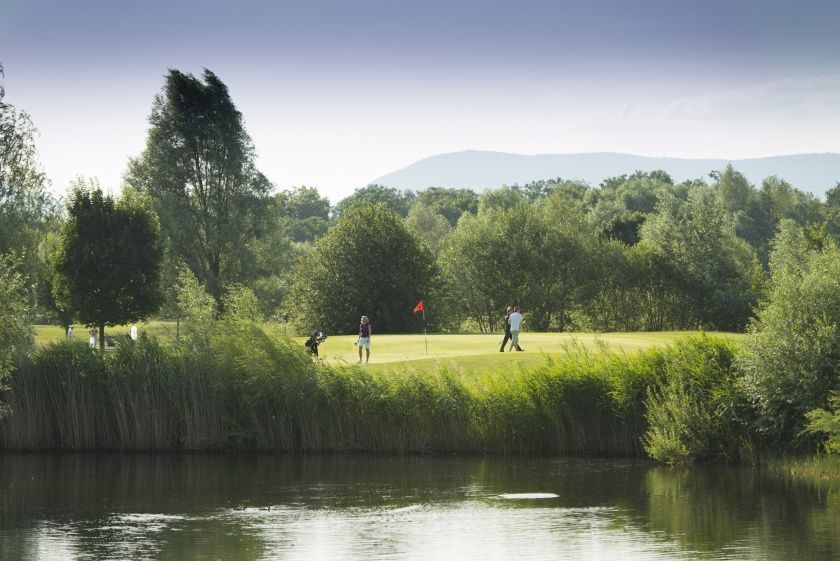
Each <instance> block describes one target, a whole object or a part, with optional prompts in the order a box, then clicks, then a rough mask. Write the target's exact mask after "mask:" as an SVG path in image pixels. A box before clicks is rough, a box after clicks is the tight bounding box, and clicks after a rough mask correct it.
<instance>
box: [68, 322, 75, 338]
mask: <svg viewBox="0 0 840 561" xmlns="http://www.w3.org/2000/svg"><path fill="white" fill-rule="evenodd" d="M75 337H76V335H75V333H73V326H72V325H71V326H70V327H68V328H67V338H68V339H73V338H75Z"/></svg>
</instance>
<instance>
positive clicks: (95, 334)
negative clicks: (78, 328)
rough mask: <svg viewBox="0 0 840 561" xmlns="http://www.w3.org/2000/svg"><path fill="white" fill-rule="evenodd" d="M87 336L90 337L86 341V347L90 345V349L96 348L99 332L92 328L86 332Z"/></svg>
mask: <svg viewBox="0 0 840 561" xmlns="http://www.w3.org/2000/svg"><path fill="white" fill-rule="evenodd" d="M88 335H90V339H88V345H90V348H91V349H95V348H96V338H97V337H99V330H98V329H97V328H95V327H94V328H93V329H91V330H90V331H88Z"/></svg>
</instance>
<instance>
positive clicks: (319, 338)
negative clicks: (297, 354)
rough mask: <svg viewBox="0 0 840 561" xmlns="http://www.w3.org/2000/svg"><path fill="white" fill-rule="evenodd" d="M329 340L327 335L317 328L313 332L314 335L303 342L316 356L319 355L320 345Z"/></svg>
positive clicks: (307, 349)
mask: <svg viewBox="0 0 840 561" xmlns="http://www.w3.org/2000/svg"><path fill="white" fill-rule="evenodd" d="M326 340H327V336H326V335H324V332H323V331H318V330H315V331H313V332H312V335H310V336H309V339H307V340H306V342H305V343H304V344H303V346H304V347H306V352H308V353H309V354H311V355H312V356H314V357H317V356H318V345H320V344H321V343H323V342H324V341H326Z"/></svg>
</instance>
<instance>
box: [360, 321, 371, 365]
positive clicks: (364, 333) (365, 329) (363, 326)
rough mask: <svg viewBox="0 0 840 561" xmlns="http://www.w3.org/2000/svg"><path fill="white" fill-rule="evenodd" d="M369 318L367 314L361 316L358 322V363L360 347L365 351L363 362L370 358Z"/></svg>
mask: <svg viewBox="0 0 840 561" xmlns="http://www.w3.org/2000/svg"><path fill="white" fill-rule="evenodd" d="M370 334H371V328H370V320H369V319H368V317H367V316H362V321H361V323H360V324H359V364H361V363H362V347H364V349H365V352H366V353H367V354H366V355H365V364H367V362H368V361H369V360H370Z"/></svg>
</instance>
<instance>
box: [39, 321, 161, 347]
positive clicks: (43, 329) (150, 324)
mask: <svg viewBox="0 0 840 561" xmlns="http://www.w3.org/2000/svg"><path fill="white" fill-rule="evenodd" d="M175 328H176V326H175V322H174V321H141V322H137V329H138V330H139V331H140V332H141V333H143V332H146V333H149V334H150V335H154V336H156V337H157V338H159V339H160V340H161V341H174V340H175ZM129 329H131V325H116V326H114V327H106V328H105V335H106V336H108V337H119V336H124V335H128V331H129ZM73 330H74V331H75V335H76V339H81V340H82V341H87V339H88V337H89V335H88V328H87V327H85V326H84V325H80V324H74V325H73ZM64 337H65V333H64V328H62V327H61V326H58V325H36V326H35V344H36V345H38V346H42V345H46V344H47V343H50V342H52V341H59V340H61V339H63V338H64Z"/></svg>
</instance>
